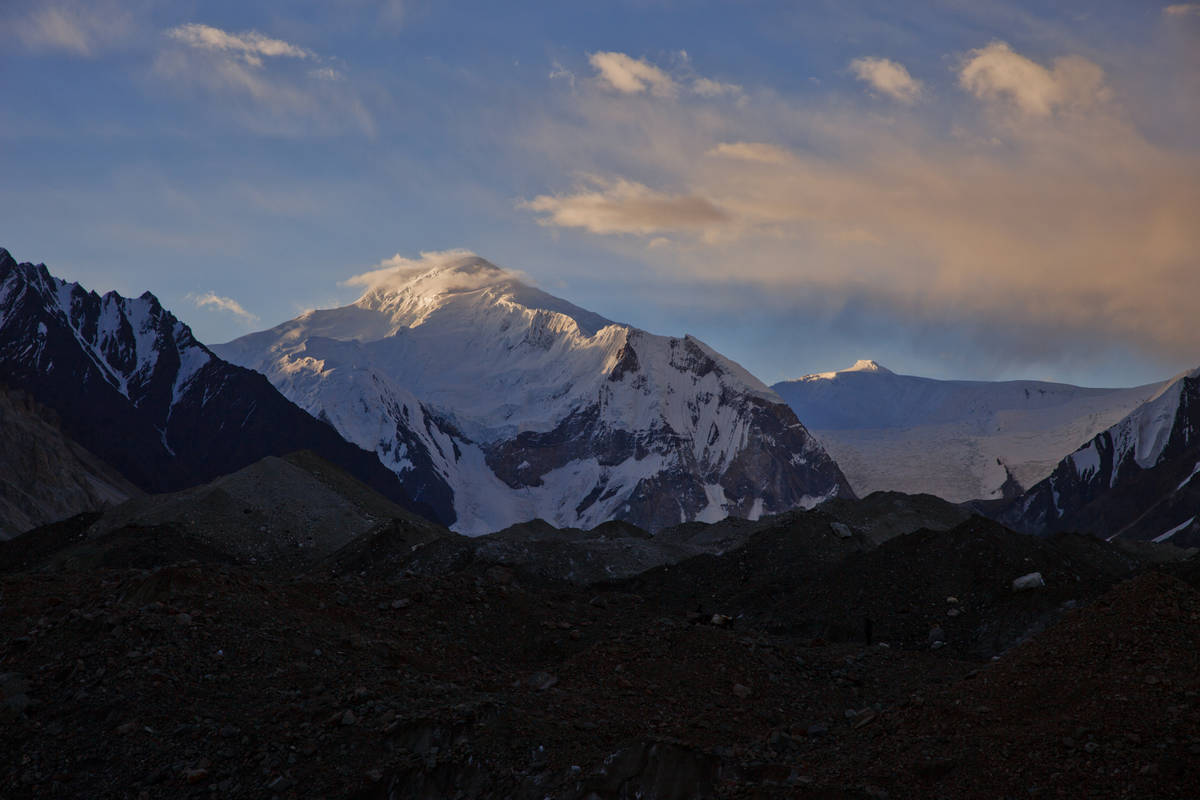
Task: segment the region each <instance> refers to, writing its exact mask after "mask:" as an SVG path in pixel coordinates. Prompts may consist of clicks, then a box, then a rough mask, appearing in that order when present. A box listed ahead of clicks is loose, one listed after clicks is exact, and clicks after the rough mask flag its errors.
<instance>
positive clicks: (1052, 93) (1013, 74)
mask: <svg viewBox="0 0 1200 800" xmlns="http://www.w3.org/2000/svg"><path fill="white" fill-rule="evenodd" d="M958 82H959V85H960V86H962V87H963V88H964V89H966V90H967V91H969V92H971V93H972V94H974V95H975V96H976V97H978V98H980V99H982V100H986V101H990V102H1005V101H1007V102H1010V103H1011V104H1012V105H1013V106H1015V107H1016V108H1017V109H1019V110H1020V111H1022V112H1024V113H1026V114H1031V115H1035V116H1046V115H1047V114H1050V113H1051V112H1053V111H1055V110H1056V109H1059V108H1087V107H1090V106H1092V105H1095V104H1096V103H1099V102H1103V101H1104V100H1106V99H1107V98H1108V97H1109V96H1110V93H1109V90H1108V87H1107V86H1105V82H1104V70H1102V69H1101V68H1100V67H1099V66H1098V65H1096V64H1094V63H1092V62H1091V61H1088V60H1087V59H1086V58H1082V57H1080V56H1065V57H1062V58H1057V59H1055V60H1054V65H1053V66H1052V67H1051V68H1049V69H1047V68H1046V67H1043V66H1042V65H1041V64H1038V63H1037V62H1036V61H1033V60H1031V59H1029V58H1026V57H1025V56H1023V55H1021V54H1020V53H1017V52H1015V51H1014V50H1013V49H1012V48H1011V47H1009V46H1008V45H1007V44H1006V43H1004V42H992V43H991V44H989V45H987V46H986V47H981V48H979V49H978V50H972V51H971V52H970V53H968V54H967V58H966V59H965V60H964V61H963V63H962V66H961V68H960V69H959V73H958Z"/></svg>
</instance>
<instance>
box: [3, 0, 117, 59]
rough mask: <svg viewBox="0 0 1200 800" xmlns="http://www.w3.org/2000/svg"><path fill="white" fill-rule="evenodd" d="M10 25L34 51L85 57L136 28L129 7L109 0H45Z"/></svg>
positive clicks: (18, 37) (19, 38)
mask: <svg viewBox="0 0 1200 800" xmlns="http://www.w3.org/2000/svg"><path fill="white" fill-rule="evenodd" d="M8 24H9V26H10V30H11V31H12V33H13V34H15V35H16V38H17V39H18V40H19V41H20V42H21V44H23V45H24V46H25V47H27V48H29V49H30V50H58V51H64V52H67V53H71V54H73V55H77V56H83V57H91V56H95V55H96V54H97V53H98V52H99V51H100V50H102V49H104V48H105V47H107V46H109V45H112V44H115V43H117V42H119V41H121V40H123V39H125V38H127V37H128V36H130V35H131V34H132V32H133V30H134V28H135V24H134V19H133V16H132V14H130V12H129V10H128V9H126V8H122V7H121V6H120V5H116V4H114V3H112V2H108V0H100V1H99V2H91V3H85V2H72V1H70V0H68V2H43V3H40V4H39V5H38V7H37V8H36V9H35V10H33V11H32V12H30V13H29V14H28V15H26V16H24V17H19V18H17V19H15V20H12V21H11V22H8Z"/></svg>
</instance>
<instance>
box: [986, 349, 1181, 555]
mask: <svg viewBox="0 0 1200 800" xmlns="http://www.w3.org/2000/svg"><path fill="white" fill-rule="evenodd" d="M1197 476H1200V369H1195V370H1192V371H1190V372H1185V373H1182V374H1180V375H1178V376H1176V377H1175V378H1174V379H1172V380H1171V381H1168V382H1167V384H1166V385H1165V386H1163V388H1162V389H1160V390H1159V391H1158V392H1157V393H1155V395H1154V396H1153V397H1151V398H1150V399H1149V400H1148V401H1146V402H1145V403H1143V404H1142V405H1140V406H1138V407H1137V408H1136V409H1134V410H1133V411H1132V412H1131V413H1130V414H1129V415H1128V416H1126V417H1125V418H1124V419H1122V420H1121V421H1120V422H1118V423H1117V424H1116V425H1113V426H1112V427H1111V428H1109V429H1108V430H1105V431H1102V432H1101V433H1099V434H1097V435H1096V436H1095V437H1094V438H1093V439H1092V440H1091V441H1089V442H1087V443H1086V444H1084V445H1083V446H1082V447H1080V448H1079V449H1078V450H1076V451H1075V452H1073V453H1071V454H1070V455H1069V456H1067V457H1066V458H1064V459H1063V460H1062V461H1061V462H1059V464H1058V466H1057V467H1056V468H1055V469H1054V472H1053V473H1051V475H1050V476H1049V477H1047V478H1046V479H1045V480H1043V481H1040V482H1039V483H1037V484H1036V485H1034V486H1032V487H1030V490H1029V491H1028V492H1026V493H1025V494H1024V495H1023V496H1021V497H1019V498H1017V499H1016V500H1015V501H1014V502H1013V503H1011V504H1010V505H1008V506H1007V507H1005V508H1003V510H1001V511H999V512H997V513H996V516H997V518H998V519H1000V520H1001V521H1003V522H1005V523H1006V524H1009V525H1011V526H1013V527H1015V528H1018V529H1020V530H1026V531H1029V532H1031V533H1046V532H1054V531H1060V530H1072V529H1076V530H1083V531H1087V532H1090V533H1095V534H1098V535H1102V536H1105V537H1106V538H1113V537H1116V536H1120V537H1123V538H1131V539H1152V540H1154V541H1157V542H1163V541H1170V542H1172V543H1174V544H1179V545H1195V544H1200V526H1198V525H1196V524H1195V522H1196V518H1197V516H1198V514H1197V512H1200V480H1197Z"/></svg>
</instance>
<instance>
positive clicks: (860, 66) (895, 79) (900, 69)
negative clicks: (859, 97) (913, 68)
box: [850, 58, 921, 104]
mask: <svg viewBox="0 0 1200 800" xmlns="http://www.w3.org/2000/svg"><path fill="white" fill-rule="evenodd" d="M850 71H851V72H853V73H854V76H855V77H856V78H858V79H859V80H860V81H863V82H864V83H867V84H869V85H870V86H871V88H872V89H874V90H875V91H877V92H880V93H882V94H886V95H887V96H888V97H891V98H892V99H893V100H898V101H900V102H901V103H910V104H911V103H915V102H916V101H917V100H918V99H919V98H920V97H921V82H920V81H918V80H916V79H915V78H913V76H912V75H910V74H909V73H908V69H907V68H906V67H905V66H904V65H903V64H898V63H896V62H895V61H891V60H889V59H886V58H856V59H854V60H853V61H851V62H850Z"/></svg>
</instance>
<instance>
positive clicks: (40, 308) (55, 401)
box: [0, 249, 432, 514]
mask: <svg viewBox="0 0 1200 800" xmlns="http://www.w3.org/2000/svg"><path fill="white" fill-rule="evenodd" d="M0 383H4V384H7V385H9V386H11V387H14V388H18V389H21V390H24V391H25V392H28V393H29V394H30V395H32V396H33V397H34V398H35V399H36V400H37V401H38V402H40V403H42V404H44V405H46V406H47V407H49V408H51V409H53V410H54V411H55V412H56V413H57V414H58V415H59V417H60V419H61V421H62V426H63V428H64V430H65V431H66V432H67V433H68V434H69V435H70V436H71V437H72V438H74V439H75V440H76V441H78V442H79V443H80V444H82V445H83V446H84V447H86V448H87V449H88V450H90V451H91V452H92V453H94V454H96V455H97V456H99V457H100V458H101V459H103V460H104V461H106V462H107V463H109V464H111V465H112V466H113V467H115V468H116V469H117V470H118V471H119V472H120V473H121V474H122V475H124V476H125V477H126V478H127V479H128V480H129V481H130V482H132V483H133V484H134V485H136V486H138V487H139V488H141V489H143V490H145V491H149V492H164V491H173V490H177V489H183V488H186V487H189V486H195V485H197V484H200V483H203V482H205V481H209V480H212V479H213V478H215V477H217V476H219V475H224V474H227V473H230V472H233V471H235V470H237V469H240V468H241V467H244V466H246V465H248V464H251V463H253V462H255V461H258V460H259V459H261V458H263V457H265V456H268V455H284V454H286V453H289V452H292V451H295V450H301V449H311V450H313V451H315V452H316V453H318V454H319V455H321V456H322V457H323V458H325V459H327V460H328V461H330V462H332V463H334V464H337V465H339V466H341V467H342V468H344V469H346V470H347V471H348V472H350V473H351V474H353V475H355V476H356V477H358V478H359V479H360V480H363V481H364V482H365V483H367V484H369V485H371V486H372V487H373V488H375V489H376V490H378V491H380V492H381V493H383V494H384V495H385V496H388V497H389V498H390V499H392V500H393V501H395V502H399V503H401V504H402V505H406V506H407V507H410V508H412V509H414V510H417V511H422V512H424V513H426V514H430V513H432V512H430V510H429V509H428V508H427V507H425V506H422V505H419V504H413V503H412V501H411V500H409V498H408V497H407V496H406V495H405V493H404V491H403V489H402V488H401V486H400V485H399V482H398V481H397V480H396V479H395V476H394V475H392V474H391V473H390V472H388V471H387V470H384V469H382V468H381V466H380V465H379V464H378V460H377V459H376V458H375V457H374V456H373V455H372V454H370V453H368V452H364V451H362V450H360V449H359V448H357V447H354V446H353V445H351V444H349V443H347V442H346V441H345V440H343V439H342V438H341V437H340V436H339V435H338V434H337V432H336V431H335V430H333V428H331V427H330V426H329V425H327V424H325V423H322V422H320V421H318V420H316V419H314V418H313V417H311V416H310V415H309V414H308V413H306V412H305V411H303V410H302V409H300V408H297V407H296V406H295V405H293V404H292V403H291V402H289V401H288V400H287V399H286V398H284V397H283V396H282V395H281V394H280V393H279V392H278V391H277V390H276V389H275V388H274V387H273V386H271V384H270V383H269V382H268V381H267V380H266V379H265V378H263V376H261V375H258V374H256V373H254V372H252V371H251V370H247V369H244V368H242V367H238V366H235V365H233V364H230V363H228V362H225V361H223V360H222V359H220V358H218V357H217V356H215V355H214V354H213V353H212V351H211V350H209V349H208V348H207V347H205V346H204V345H203V344H201V343H199V342H197V341H196V339H195V338H194V337H193V336H192V332H191V330H190V329H189V328H188V326H187V325H185V324H183V323H182V322H180V321H179V320H178V319H176V318H175V316H174V315H173V314H171V312H169V311H167V310H166V309H164V308H163V307H162V305H161V304H160V303H159V301H158V299H157V298H155V296H154V295H152V294H150V293H149V292H146V293H145V294H143V295H141V296H140V297H137V298H127V297H122V296H121V295H119V294H117V293H116V292H109V293H107V294H105V295H103V296H101V295H98V294H96V293H95V292H91V291H88V290H87V289H84V288H83V287H82V286H80V285H79V284H77V283H68V282H66V281H63V280H61V279H59V278H56V277H54V276H52V275H51V274H50V272H49V271H48V270H47V269H46V267H45V265H39V266H34V265H33V264H28V263H24V264H18V263H17V262H16V261H15V260H14V259H13V258H12V256H11V255H10V254H9V253H8V251H7V250H4V249H0Z"/></svg>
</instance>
